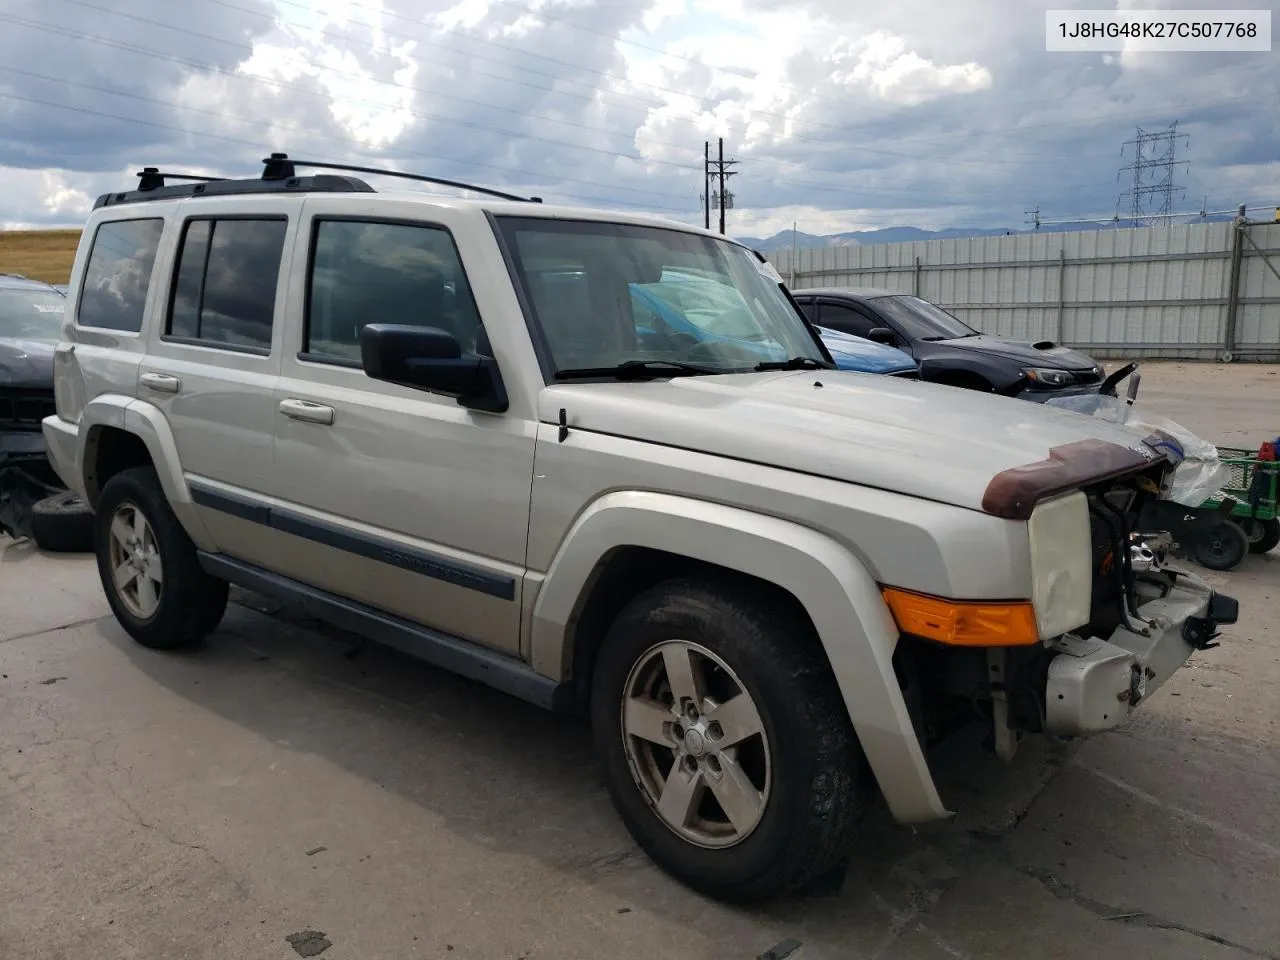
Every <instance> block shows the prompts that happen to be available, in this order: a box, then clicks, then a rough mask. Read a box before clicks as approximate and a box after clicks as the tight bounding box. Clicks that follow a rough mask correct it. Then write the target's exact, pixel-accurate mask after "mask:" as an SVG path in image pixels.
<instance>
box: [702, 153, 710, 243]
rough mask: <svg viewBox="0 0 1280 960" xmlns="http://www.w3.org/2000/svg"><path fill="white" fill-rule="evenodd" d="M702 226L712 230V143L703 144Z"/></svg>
mask: <svg viewBox="0 0 1280 960" xmlns="http://www.w3.org/2000/svg"><path fill="white" fill-rule="evenodd" d="M702 221H703V222H702V225H703V227H705V228H706V229H708V230H710V229H711V143H710V142H709V141H704V142H703V144H702Z"/></svg>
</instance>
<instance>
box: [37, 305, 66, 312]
mask: <svg viewBox="0 0 1280 960" xmlns="http://www.w3.org/2000/svg"><path fill="white" fill-rule="evenodd" d="M32 306H34V307H35V308H36V312H37V313H66V312H67V305H66V304H65V303H36V304H32Z"/></svg>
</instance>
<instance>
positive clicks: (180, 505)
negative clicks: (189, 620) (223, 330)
mask: <svg viewBox="0 0 1280 960" xmlns="http://www.w3.org/2000/svg"><path fill="white" fill-rule="evenodd" d="M107 427H113V428H115V429H117V430H123V431H124V432H126V433H131V434H133V435H134V436H135V437H137V438H138V439H139V440H141V441H142V442H143V444H144V445H145V446H146V448H147V452H148V453H149V454H150V455H151V462H152V464H153V465H154V466H155V470H156V475H157V476H158V477H159V478H160V486H161V488H162V489H163V490H164V495H165V499H166V500H168V501H169V506H170V507H171V508H172V509H173V512H174V514H175V515H176V516H177V518H178V520H179V521H180V522H181V523H182V526H183V528H184V529H185V530H186V531H187V535H188V536H190V537H191V539H192V541H193V542H194V543H195V545H196V547H197V548H198V549H200V550H213V549H215V546H214V541H213V538H212V537H210V536H209V533H208V531H207V530H205V527H204V524H203V523H201V522H200V517H199V515H198V514H197V513H196V509H195V504H194V503H193V502H192V500H191V490H190V488H189V487H188V486H187V478H186V476H185V475H184V474H183V472H182V463H181V460H180V459H179V457H178V445H177V443H175V442H174V439H173V431H172V430H171V429H170V428H169V421H168V420H166V419H165V416H164V414H163V413H162V412H161V411H160V410H159V409H158V408H157V407H155V406H154V405H152V404H150V403H147V402H145V401H143V400H136V399H134V398H133V397H127V396H123V395H113V394H106V395H103V396H99V397H95V398H94V399H93V400H91V401H89V403H87V404H86V405H85V407H84V410H83V411H82V412H81V414H80V422H79V449H78V450H77V452H76V463H77V465H78V467H79V470H80V475H81V477H83V478H84V492H85V498H86V499H87V500H88V502H89V503H90V504H91V505H93V506H95V507H96V506H97V503H98V498H99V497H100V496H101V493H102V490H101V488H100V486H99V484H98V482H97V478H96V477H95V476H94V474H93V470H92V469H91V464H93V463H94V462H95V460H96V458H97V453H98V443H99V441H100V440H101V438H102V436H103V431H104V429H105V428H107Z"/></svg>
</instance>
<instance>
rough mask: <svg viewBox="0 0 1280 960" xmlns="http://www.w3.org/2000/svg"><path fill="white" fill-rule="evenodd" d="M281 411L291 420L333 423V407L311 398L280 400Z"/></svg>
mask: <svg viewBox="0 0 1280 960" xmlns="http://www.w3.org/2000/svg"><path fill="white" fill-rule="evenodd" d="M280 412H281V413H283V414H284V415H285V416H286V417H288V418H289V419H290V420H304V421H306V422H307V423H324V424H330V423H333V407H326V406H325V405H324V404H322V403H312V402H311V401H310V400H298V399H295V398H294V397H290V398H289V399H287V400H281V401H280Z"/></svg>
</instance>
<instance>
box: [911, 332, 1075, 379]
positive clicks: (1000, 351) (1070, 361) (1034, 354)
mask: <svg viewBox="0 0 1280 960" xmlns="http://www.w3.org/2000/svg"><path fill="white" fill-rule="evenodd" d="M930 342H931V343H936V344H938V345H939V346H946V347H954V348H956V349H957V350H979V351H981V352H982V353H988V354H991V355H992V356H996V357H1004V358H1005V359H1006V360H1013V361H1015V362H1017V363H1021V364H1023V365H1025V366H1028V367H1052V368H1054V369H1056V370H1092V369H1093V368H1094V367H1096V366H1097V365H1098V364H1097V361H1095V360H1094V359H1093V358H1092V357H1090V356H1089V355H1088V354H1084V353H1081V352H1080V351H1079V350H1072V349H1071V348H1070V347H1062V346H1059V345H1058V344H1056V343H1054V342H1053V341H1051V340H1040V341H1037V342H1035V343H1031V342H1029V341H1024V340H1005V339H1002V338H1001V337H989V336H987V335H986V334H981V335H979V336H976V337H961V338H960V339H958V340H933V341H930Z"/></svg>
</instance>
